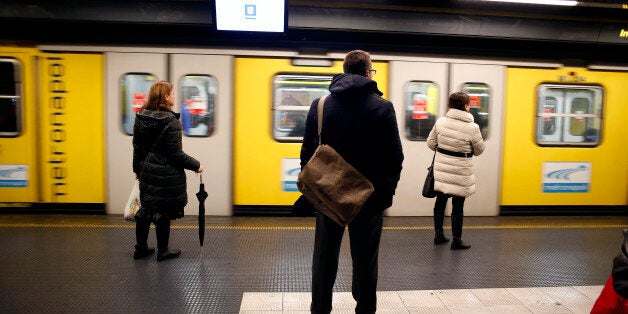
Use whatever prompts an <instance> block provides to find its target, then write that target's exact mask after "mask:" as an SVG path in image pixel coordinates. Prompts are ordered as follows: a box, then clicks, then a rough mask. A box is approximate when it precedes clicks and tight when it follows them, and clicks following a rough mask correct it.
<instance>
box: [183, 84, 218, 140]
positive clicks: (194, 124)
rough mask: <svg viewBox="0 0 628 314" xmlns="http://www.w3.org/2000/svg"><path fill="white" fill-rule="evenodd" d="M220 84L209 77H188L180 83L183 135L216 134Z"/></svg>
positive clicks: (200, 135)
mask: <svg viewBox="0 0 628 314" xmlns="http://www.w3.org/2000/svg"><path fill="white" fill-rule="evenodd" d="M217 90H218V84H217V83H216V79H215V78H214V77H212V76H209V75H186V76H183V77H182V78H181V80H180V81H179V97H178V99H179V104H177V105H180V108H179V110H180V112H181V125H182V126H183V133H184V134H185V135H187V136H195V137H208V136H211V135H212V134H214V128H215V125H216V123H215V112H216V108H215V100H216V92H217Z"/></svg>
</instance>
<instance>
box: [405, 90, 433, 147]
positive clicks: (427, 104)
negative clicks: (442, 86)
mask: <svg viewBox="0 0 628 314" xmlns="http://www.w3.org/2000/svg"><path fill="white" fill-rule="evenodd" d="M404 95H405V96H404V104H405V108H406V110H405V113H406V114H405V116H406V117H405V121H406V127H405V133H406V138H408V139H409V140H411V141H425V140H426V139H427V136H428V135H429V134H430V131H431V130H432V127H433V126H434V123H435V122H436V117H437V116H438V86H437V85H436V84H435V83H433V82H420V81H412V82H408V83H406V85H405V87H404Z"/></svg>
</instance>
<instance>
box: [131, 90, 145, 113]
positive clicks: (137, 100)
mask: <svg viewBox="0 0 628 314" xmlns="http://www.w3.org/2000/svg"><path fill="white" fill-rule="evenodd" d="M145 102H146V93H133V112H138V111H140V109H142V106H143V105H144V103H145Z"/></svg>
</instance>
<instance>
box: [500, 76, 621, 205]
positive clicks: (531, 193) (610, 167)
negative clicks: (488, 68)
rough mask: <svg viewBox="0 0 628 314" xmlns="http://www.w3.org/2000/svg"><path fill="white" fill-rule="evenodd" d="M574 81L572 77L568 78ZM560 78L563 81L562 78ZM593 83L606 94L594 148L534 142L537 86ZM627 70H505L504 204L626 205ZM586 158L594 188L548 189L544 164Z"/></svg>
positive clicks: (502, 201) (581, 160)
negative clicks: (545, 189) (599, 133)
mask: <svg viewBox="0 0 628 314" xmlns="http://www.w3.org/2000/svg"><path fill="white" fill-rule="evenodd" d="M565 78H567V80H568V81H569V80H571V78H575V79H574V80H571V82H565ZM561 79H562V80H561ZM575 82H577V83H578V84H592V85H599V86H602V88H603V89H604V93H605V99H604V102H603V106H604V107H603V113H602V129H601V142H600V144H599V145H598V146H596V147H541V146H539V145H537V144H536V142H535V119H536V110H537V109H536V108H537V99H536V97H537V88H538V86H539V85H540V84H543V83H556V84H566V83H575ZM626 82H628V73H616V72H597V71H588V70H587V69H582V68H561V69H555V70H548V69H527V68H509V69H508V71H507V89H506V110H505V122H504V128H505V129H504V159H503V168H502V173H503V176H502V178H503V183H502V191H501V195H502V196H501V205H523V206H526V205H529V206H535V205H609V206H614V205H626V204H627V203H628V192H627V191H628V181H627V178H628V153H627V150H626V143H627V142H626V139H627V138H628V128H626V127H625V124H626V122H625V118H626V117H628V106H626V105H625V103H626V99H628V89H626ZM551 162H578V163H579V162H585V163H590V165H591V178H590V187H589V190H588V191H587V192H581V193H544V191H543V164H544V163H551Z"/></svg>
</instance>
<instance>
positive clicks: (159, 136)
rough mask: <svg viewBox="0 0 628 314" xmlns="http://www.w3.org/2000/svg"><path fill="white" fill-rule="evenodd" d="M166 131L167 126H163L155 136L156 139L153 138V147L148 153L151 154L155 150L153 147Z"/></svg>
mask: <svg viewBox="0 0 628 314" xmlns="http://www.w3.org/2000/svg"><path fill="white" fill-rule="evenodd" d="M167 129H168V125H166V126H164V128H163V129H162V130H161V132H160V133H159V135H157V137H156V138H155V141H154V142H153V145H152V146H151V147H150V150H149V151H148V152H149V153H153V151H154V150H155V146H157V142H159V140H161V138H162V137H163V135H164V133H166V130H167ZM153 154H154V153H153ZM146 156H148V154H146Z"/></svg>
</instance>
